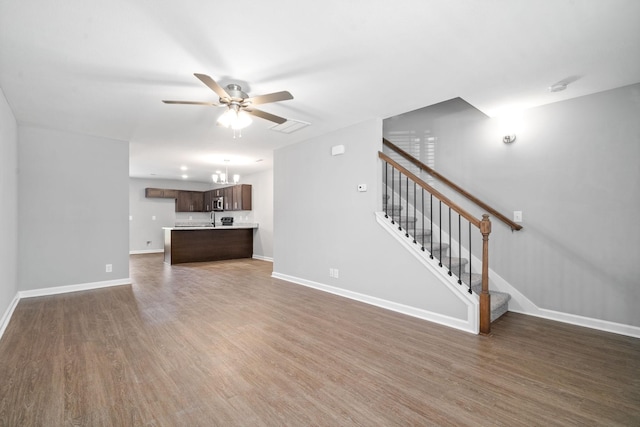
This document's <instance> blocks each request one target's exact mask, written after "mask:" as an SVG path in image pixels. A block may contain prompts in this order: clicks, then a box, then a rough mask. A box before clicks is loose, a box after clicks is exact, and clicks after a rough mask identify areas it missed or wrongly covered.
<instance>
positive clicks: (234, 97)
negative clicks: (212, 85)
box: [220, 83, 249, 103]
mask: <svg viewBox="0 0 640 427" xmlns="http://www.w3.org/2000/svg"><path fill="white" fill-rule="evenodd" d="M226 90H227V93H228V94H229V97H230V98H231V99H230V100H228V101H227V102H225V100H224V99H223V98H220V102H222V103H228V102H229V101H230V102H231V103H233V102H234V101H235V102H242V101H243V100H244V99H246V98H248V97H249V95H247V94H246V93H245V92H243V91H242V87H240V85H237V84H233V83H231V84H228V85H227V89H226Z"/></svg>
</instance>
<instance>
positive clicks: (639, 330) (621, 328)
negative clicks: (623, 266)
mask: <svg viewBox="0 0 640 427" xmlns="http://www.w3.org/2000/svg"><path fill="white" fill-rule="evenodd" d="M377 215H378V218H381V217H382V216H383V215H384V213H377ZM455 246H457V242H455V245H454V247H455ZM462 256H463V257H468V256H469V253H468V252H467V251H466V250H463V254H462ZM471 261H472V264H473V265H476V266H477V265H482V260H480V259H479V258H478V257H476V256H475V255H472V258H471ZM489 283H490V288H491V289H495V290H498V291H500V292H506V293H508V294H509V295H511V299H510V300H509V311H512V312H514V313H520V314H526V315H528V316H534V317H540V318H543V319H548V320H553V321H556V322H562V323H569V324H571V325H576V326H583V327H585V328H591V329H597V330H600V331H604V332H612V333H615V334H620V335H626V336H631V337H635V338H640V327H637V326H631V325H625V324H623V323H616V322H610V321H607V320H601V319H594V318H591V317H585V316H579V315H576V314H570V313H564V312H561V311H554V310H548V309H545V308H540V307H538V306H537V305H536V304H535V303H533V302H532V301H531V300H530V299H529V298H527V297H526V296H525V295H523V294H522V293H521V292H520V291H518V290H517V289H516V288H515V287H513V286H512V285H511V284H510V283H509V282H507V281H506V280H505V279H504V278H503V277H502V276H500V275H499V274H498V273H496V272H495V271H494V270H493V269H492V268H491V267H489Z"/></svg>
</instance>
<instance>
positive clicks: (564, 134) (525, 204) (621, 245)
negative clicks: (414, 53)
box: [385, 84, 640, 326]
mask: <svg viewBox="0 0 640 427" xmlns="http://www.w3.org/2000/svg"><path fill="white" fill-rule="evenodd" d="M568 90H570V89H568ZM449 107H451V105H450V106H449ZM424 110H427V109H424ZM443 111H444V112H445V114H437V115H435V116H434V115H433V114H431V115H430V114H429V112H428V111H423V112H422V114H413V113H412V114H413V117H411V118H410V119H406V120H404V119H402V117H400V118H395V119H393V120H391V119H390V120H387V121H385V135H387V134H388V132H389V131H391V130H401V129H404V130H416V131H418V132H419V133H421V132H423V131H424V130H425V129H427V128H428V129H429V130H430V132H431V135H432V136H435V137H437V138H438V141H437V143H436V164H435V169H436V170H437V171H438V172H441V173H442V174H444V175H445V176H447V177H448V178H450V179H452V180H453V181H454V182H456V183H457V184H459V185H461V186H462V187H463V188H465V189H468V190H469V191H471V192H472V194H474V195H476V196H477V197H479V198H480V199H481V200H484V201H485V202H487V203H489V204H490V205H492V206H494V207H496V208H497V209H498V210H500V211H501V212H503V213H505V214H507V215H508V216H511V215H512V212H513V211H514V210H521V211H523V216H524V223H523V225H524V229H523V230H522V231H519V232H516V233H511V231H510V230H509V229H508V228H507V227H506V226H502V225H500V224H499V223H498V222H497V221H495V220H494V221H493V224H494V225H493V232H492V234H491V238H490V257H491V258H490V265H491V268H492V269H494V270H495V271H496V272H497V273H498V274H500V275H501V276H502V277H503V278H504V279H506V280H507V281H508V282H509V283H511V284H512V285H513V286H515V287H516V289H517V290H518V291H520V292H521V293H523V294H524V295H525V296H526V297H527V298H529V299H530V300H531V301H532V302H533V303H534V304H536V305H537V306H538V307H539V308H541V309H546V310H553V311H558V312H562V313H568V314H572V315H577V316H583V317H587V318H592V319H600V320H604V321H610V322H616V323H621V324H624V325H631V326H640V310H639V309H638V303H640V287H639V286H638V283H639V281H638V276H637V274H638V273H637V270H638V269H637V267H636V265H635V263H636V262H637V260H638V259H640V245H639V244H638V242H639V241H640V222H639V221H638V220H637V214H638V211H640V168H639V167H638V161H639V159H640V120H638V117H640V84H636V85H632V86H628V87H623V88H619V89H615V90H611V91H606V92H602V93H598V94H594V95H590V96H585V97H581V98H576V99H572V100H568V101H563V102H558V103H555V104H550V105H546V106H542V107H538V108H533V109H530V110H526V111H524V112H523V114H522V120H521V123H522V124H521V126H520V129H519V130H517V140H516V141H515V143H513V144H510V145H506V144H504V143H503V142H502V141H501V138H502V133H501V132H500V121H499V120H497V119H489V118H487V117H486V116H484V115H482V114H481V113H479V112H477V111H476V112H473V111H470V110H469V109H466V110H460V109H457V108H449V109H448V110H446V111H445V110H442V111H441V112H440V113H442V112H443ZM476 213H477V214H480V213H481V212H480V211H479V210H476Z"/></svg>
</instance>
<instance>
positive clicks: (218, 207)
mask: <svg viewBox="0 0 640 427" xmlns="http://www.w3.org/2000/svg"><path fill="white" fill-rule="evenodd" d="M213 210H214V211H222V210H224V198H223V197H222V196H220V197H216V198H214V199H213Z"/></svg>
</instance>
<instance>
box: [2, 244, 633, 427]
mask: <svg viewBox="0 0 640 427" xmlns="http://www.w3.org/2000/svg"><path fill="white" fill-rule="evenodd" d="M271 268H272V265H271V264H270V263H268V262H264V261H258V260H235V261H222V262H212V263H198V264H184V265H176V266H167V265H164V264H163V263H162V255H161V254H151V255H134V256H132V257H131V277H132V279H133V282H134V283H133V285H131V286H118V287H113V288H108V289H100V290H93V291H85V292H76V293H70V294H64V295H57V296H48V297H39V298H29V299H23V300H22V301H20V303H19V305H18V307H17V308H16V310H15V312H14V314H13V317H12V319H11V322H10V323H9V325H8V327H7V329H6V331H5V334H4V336H3V337H2V340H1V341H0V426H63V425H78V426H138V425H140V426H351V425H355V426H430V425H438V426H464V425H469V426H498V425H504V426H520V425H522V426H552V425H575V426H589V425H597V426H616V425H619V426H638V425H640V340H638V339H634V338H629V337H624V336H620V335H615V334H609V333H604V332H599V331H595V330H590V329H586V328H580V327H575V326H570V325H566V324H561V323H555V322H551V321H547V320H543V319H537V318H534V317H529V316H523V315H518V314H514V313H507V314H506V315H505V316H504V317H503V318H501V319H500V320H498V321H497V322H495V323H494V324H493V334H492V335H491V336H489V337H480V336H474V335H470V334H467V333H464V332H458V331H456V330H453V329H450V328H446V327H442V326H438V325H435V324H432V323H429V322H425V321H422V320H418V319H414V318H411V317H408V316H404V315H401V314H397V313H394V312H390V311H386V310H383V309H380V308H376V307H373V306H368V305H365V304H361V303H358V302H355V301H350V300H347V299H344V298H341V297H338V296H335V295H331V294H327V293H322V292H319V291H315V290H312V289H308V288H305V287H302V286H299V285H294V284H291V283H287V282H284V281H281V280H277V279H273V278H271V277H270V274H271Z"/></svg>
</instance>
